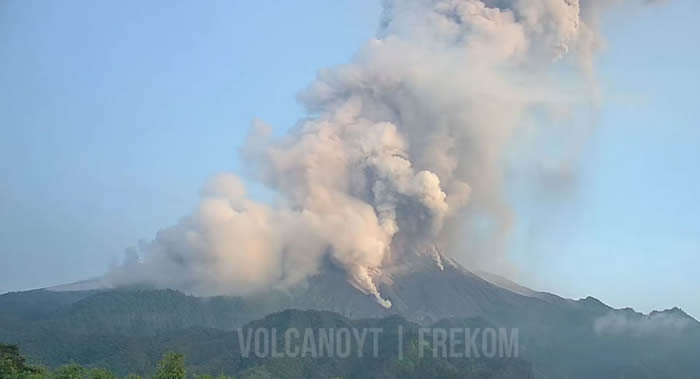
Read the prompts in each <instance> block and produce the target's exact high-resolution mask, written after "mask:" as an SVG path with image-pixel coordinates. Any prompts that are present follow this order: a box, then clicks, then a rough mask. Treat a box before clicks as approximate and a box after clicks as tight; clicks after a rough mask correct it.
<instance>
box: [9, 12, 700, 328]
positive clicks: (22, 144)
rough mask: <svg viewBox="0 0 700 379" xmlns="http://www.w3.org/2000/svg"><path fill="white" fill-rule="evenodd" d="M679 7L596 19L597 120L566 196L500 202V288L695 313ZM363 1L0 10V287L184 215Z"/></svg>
mask: <svg viewBox="0 0 700 379" xmlns="http://www.w3.org/2000/svg"><path fill="white" fill-rule="evenodd" d="M699 10H700V4H699V3H697V2H696V1H694V0H675V1H673V0H671V1H668V2H666V4H665V5H663V6H654V7H640V8H638V9H635V10H629V9H628V10H627V11H626V12H627V13H625V14H622V13H621V12H620V11H613V12H611V13H610V14H608V15H607V16H606V18H605V20H604V31H605V33H604V34H605V36H606V38H607V41H608V44H607V48H606V50H605V51H604V53H603V54H602V55H601V56H600V58H599V61H598V70H599V73H598V74H599V77H600V81H601V83H602V84H601V86H602V88H603V93H604V95H603V99H604V100H603V102H602V106H601V109H600V114H599V121H598V123H597V125H596V126H595V128H594V133H593V134H592V135H591V137H590V138H589V140H588V141H587V142H586V144H585V146H584V148H583V149H584V151H583V153H582V159H581V163H580V165H579V167H578V171H577V179H576V186H575V189H574V190H573V191H571V193H567V194H566V195H565V196H563V197H562V198H561V199H556V200H557V201H555V202H552V204H550V205H549V206H548V207H547V208H546V209H540V208H528V207H524V208H525V209H519V213H518V217H519V219H518V224H519V226H518V228H517V230H516V231H515V232H514V235H513V237H512V240H513V241H512V242H513V243H512V251H511V253H510V254H511V256H512V259H513V261H514V262H516V263H517V266H518V267H519V269H520V271H521V274H520V275H519V276H518V277H517V278H516V279H517V280H518V281H520V282H522V283H523V284H525V285H527V286H531V287H533V288H536V289H540V290H546V291H550V292H554V293H557V294H560V295H563V296H567V297H572V298H581V297H585V296H589V295H592V296H595V297H597V298H599V299H601V300H603V301H605V302H606V303H608V304H610V305H612V306H615V307H627V306H630V307H634V308H635V309H637V310H640V311H644V312H648V311H650V310H652V309H666V308H670V307H673V306H679V307H681V308H683V309H684V310H686V311H687V312H689V313H691V314H692V315H694V316H696V317H700V297H698V296H697V294H698V293H699V291H700V279H699V278H698V275H699V274H700V220H699V218H700V204H699V203H698V201H697V196H698V195H699V194H700V170H698V168H697V166H698V164H700V129H699V128H698V126H700V125H699V124H700V117H699V116H700V110H699V109H700V74H699V73H698V70H697V67H700V41H698V39H697V38H696V37H695V36H697V35H700V30H699V29H700V25H698V24H697V22H696V21H695V17H696V16H695V15H696V14H697V13H698V11H699ZM379 11H380V7H379V3H378V2H376V1H372V0H336V1H334V2H328V1H320V0H299V1H295V2H274V3H273V2H257V3H256V2H241V1H208V2H206V3H195V2H166V1H150V2H138V1H131V0H127V1H120V2H90V1H71V2H60V3H59V2H42V1H32V0H24V1H20V0H14V1H4V2H2V3H0V293H3V292H6V291H15V290H26V289H30V288H39V287H44V286H49V285H55V284H59V283H66V282H72V281H76V280H81V279H85V278H89V277H94V276H98V275H100V274H102V273H104V271H105V270H106V268H107V267H108V265H109V264H110V263H112V262H114V261H115V260H116V259H119V258H120V257H121V255H122V253H123V251H124V249H125V248H127V247H129V246H132V245H134V244H136V243H137V242H138V241H139V240H148V239H151V238H153V236H154V235H155V233H156V232H157V231H158V230H159V229H161V228H163V227H165V226H168V225H172V224H173V223H175V222H176V221H177V220H178V219H179V218H180V217H182V216H183V215H185V214H187V213H188V212H189V211H190V210H191V209H192V208H193V207H194V206H195V204H196V202H197V198H198V195H199V193H200V190H201V187H202V184H203V183H204V182H205V181H206V179H207V178H208V177H210V176H211V175H212V174H215V173H217V172H221V171H234V172H237V173H239V174H241V175H242V176H243V177H244V178H245V177H250V174H251V173H249V172H246V168H245V166H244V165H243V164H242V163H241V162H240V161H239V159H238V149H239V148H240V146H241V145H242V143H243V141H244V139H245V136H246V135H247V133H248V130H249V128H250V125H251V122H252V121H253V120H254V119H263V120H265V122H267V123H268V124H270V125H272V126H273V127H274V128H275V130H276V131H277V132H283V131H284V130H286V129H288V128H290V127H292V126H293V125H294V124H295V123H296V122H297V120H298V119H299V118H300V117H303V116H304V114H303V110H302V108H301V107H300V106H299V105H298V103H297V102H296V94H297V93H298V91H299V90H301V89H304V88H305V87H306V86H307V85H308V84H309V83H310V82H311V81H312V80H313V78H314V76H315V74H316V72H317V71H318V70H319V69H321V68H324V67H328V66H332V65H334V64H339V63H343V62H346V61H348V59H350V58H351V57H352V54H353V52H354V51H356V50H357V49H358V48H360V47H361V46H362V45H363V44H364V42H365V41H367V40H368V39H369V38H371V37H372V36H373V35H374V34H375V32H376V27H377V20H378V15H379ZM253 190H254V192H256V193H257V194H258V196H261V197H264V196H265V195H264V190H263V189H262V188H260V186H255V185H254V186H253ZM519 196H520V197H521V198H522V197H527V196H528V195H527V194H520V195H519ZM533 196H534V195H533ZM525 203H527V202H525Z"/></svg>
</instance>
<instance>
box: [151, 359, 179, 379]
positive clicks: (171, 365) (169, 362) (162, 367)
mask: <svg viewBox="0 0 700 379" xmlns="http://www.w3.org/2000/svg"><path fill="white" fill-rule="evenodd" d="M186 377H187V375H186V370H185V356H184V355H182V354H179V353H167V354H165V355H164V356H163V359H162V360H161V361H160V362H159V363H158V371H156V375H155V376H154V377H153V378H154V379H185V378H186Z"/></svg>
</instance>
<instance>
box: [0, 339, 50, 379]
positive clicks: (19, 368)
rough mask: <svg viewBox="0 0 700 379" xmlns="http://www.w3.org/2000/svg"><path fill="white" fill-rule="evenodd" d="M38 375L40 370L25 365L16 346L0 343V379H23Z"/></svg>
mask: <svg viewBox="0 0 700 379" xmlns="http://www.w3.org/2000/svg"><path fill="white" fill-rule="evenodd" d="M39 374H41V370H39V369H37V368H35V367H31V366H29V365H27V363H26V362H25V361H24V357H23V356H22V354H20V353H19V348H18V347H17V346H15V345H6V344H2V343H0V378H24V377H30V376H38V375H39Z"/></svg>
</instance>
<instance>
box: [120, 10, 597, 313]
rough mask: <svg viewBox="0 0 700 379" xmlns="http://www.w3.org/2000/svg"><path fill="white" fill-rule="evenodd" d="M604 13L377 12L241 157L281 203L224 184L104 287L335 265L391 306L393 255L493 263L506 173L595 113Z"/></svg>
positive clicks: (287, 277) (252, 282) (501, 231)
mask: <svg viewBox="0 0 700 379" xmlns="http://www.w3.org/2000/svg"><path fill="white" fill-rule="evenodd" d="M609 3H610V2H609V1H607V0H589V1H585V0H581V1H579V0H536V1H533V0H388V1H385V2H384V9H383V14H382V19H381V22H380V27H379V31H378V33H377V37H376V38H374V39H372V40H370V41H368V42H367V44H366V45H365V46H364V47H363V48H362V49H361V51H359V52H357V53H356V55H355V57H354V58H353V59H352V61H351V62H350V63H348V64H345V65H341V66H338V67H334V68H331V69H327V70H322V71H321V72H319V74H318V77H317V79H316V80H315V82H314V83H312V84H311V86H310V87H309V88H308V89H306V90H305V91H303V92H302V93H301V94H300V95H299V99H300V101H301V102H302V103H303V104H304V105H305V107H306V109H307V111H308V118H306V119H304V120H302V121H300V122H299V124H298V125H297V126H296V127H294V128H293V129H291V130H290V131H289V132H288V133H287V134H286V135H283V136H275V135H272V133H271V132H270V130H269V128H268V127H266V126H265V124H264V123H262V122H255V123H254V126H253V129H252V131H251V134H250V137H249V139H248V141H247V143H246V145H245V148H244V149H243V152H242V154H241V155H242V159H243V161H244V162H245V163H246V164H247V165H248V166H250V167H251V171H252V172H258V173H260V177H259V180H260V181H262V182H263V183H264V184H265V185H266V186H268V187H269V188H270V189H272V190H273V191H274V192H275V193H276V194H278V195H279V198H278V199H277V200H276V201H274V202H270V203H262V202H256V201H254V200H252V199H251V198H250V197H248V196H247V195H246V189H245V186H244V184H243V182H242V181H241V180H240V179H239V178H238V177H236V176H235V175H234V174H231V173H223V174H220V175H218V176H216V177H214V178H213V179H212V180H211V181H210V182H209V183H208V184H207V185H206V186H205V188H204V190H203V191H202V198H201V201H200V203H199V204H198V206H197V207H196V209H195V210H194V211H193V212H192V214H190V215H189V216H187V217H185V218H183V219H182V220H181V221H179V222H178V223H177V224H176V225H174V226H171V227H169V228H166V229H163V230H161V231H160V232H159V233H158V234H157V236H156V237H155V239H153V240H152V241H150V242H146V243H142V244H141V245H140V246H139V247H138V248H135V249H131V250H130V252H129V254H128V257H127V259H125V260H124V262H123V263H121V264H119V265H116V266H115V267H113V268H112V269H110V271H109V272H108V273H107V275H106V277H107V279H108V280H109V281H110V282H111V283H112V284H113V285H115V286H121V285H130V284H137V283H147V284H149V285H152V286H156V287H167V288H176V289H182V290H184V291H187V292H189V293H194V294H199V295H215V294H226V295H248V294H253V293H257V292H262V291H267V290H272V289H284V288H288V287H290V286H293V285H295V284H298V283H300V282H302V281H304V280H305V279H307V278H309V277H310V276H312V275H314V274H316V273H318V272H319V271H320V270H322V269H323V267H324V265H325V264H327V262H332V263H333V264H334V265H335V266H337V267H339V268H341V269H342V270H343V271H344V272H345V273H347V278H348V281H349V282H350V283H351V284H352V285H353V286H355V287H356V288H357V289H358V290H360V291H362V292H364V293H366V294H369V295H373V296H375V297H376V299H377V301H378V302H379V303H380V304H381V305H383V306H385V307H390V306H391V303H390V302H389V301H388V300H385V299H384V298H383V297H382V295H381V294H380V293H379V291H378V289H377V281H378V280H381V277H382V275H383V272H384V271H386V269H387V268H389V267H391V266H392V265H393V264H395V263H396V262H400V261H401V260H402V257H403V256H406V255H408V254H428V255H430V254H435V251H436V250H439V251H444V252H446V253H447V254H448V255H453V254H456V252H458V251H472V250H477V249H470V248H468V247H465V244H466V245H469V244H470V243H471V240H470V239H471V238H472V237H473V238H474V243H475V244H476V239H479V240H482V241H483V240H488V241H491V243H488V244H486V245H484V246H482V247H483V249H478V250H479V251H480V252H479V253H476V252H475V253H473V254H471V256H467V257H462V258H461V259H466V260H467V261H469V260H470V259H472V260H475V261H476V260H478V259H491V258H492V256H493V255H495V254H499V253H498V251H500V250H501V249H499V248H498V247H497V246H496V245H498V241H502V240H503V238H505V236H506V235H507V233H508V230H509V229H510V227H511V226H510V225H511V224H512V222H513V221H512V220H513V218H514V215H513V214H512V213H513V212H512V211H511V207H510V206H509V204H508V200H507V196H506V188H505V182H504V173H505V171H506V170H507V169H508V168H509V166H510V165H511V164H513V163H514V162H515V163H517V162H519V161H522V160H527V159H530V158H531V157H530V155H529V154H527V153H523V152H524V151H527V150H528V148H527V146H526V145H528V144H531V143H532V140H533V137H532V136H533V135H534V136H537V135H542V134H547V133H548V129H550V128H551V127H552V126H553V124H556V127H557V128H559V127H563V128H566V126H567V124H568V123H570V122H571V118H572V117H574V116H572V115H573V114H575V113H576V111H575V110H576V109H578V108H581V107H582V105H587V104H590V103H592V102H594V101H595V99H594V97H595V91H594V90H593V87H594V85H592V84H591V83H594V82H595V80H594V79H595V78H594V69H593V62H594V59H595V54H596V52H597V51H599V50H600V49H601V47H602V45H603V43H602V38H601V36H600V35H599V33H598V31H597V26H596V25H597V23H598V18H599V16H600V12H601V11H602V10H603V8H606V4H609ZM542 115H549V116H551V117H549V116H548V117H543V116H542ZM545 118H546V119H548V120H556V122H551V121H549V122H545V121H543V120H544V119H545ZM560 134H563V135H567V133H566V132H565V133H561V132H560ZM535 139H536V138H535ZM484 225H487V227H484ZM465 235H466V236H467V237H465ZM484 235H488V237H484ZM437 259H439V255H438V257H437Z"/></svg>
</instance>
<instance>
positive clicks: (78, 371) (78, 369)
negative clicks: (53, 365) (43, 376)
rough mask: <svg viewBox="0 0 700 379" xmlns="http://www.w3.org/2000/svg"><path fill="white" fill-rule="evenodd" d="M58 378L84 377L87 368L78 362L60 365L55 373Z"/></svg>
mask: <svg viewBox="0 0 700 379" xmlns="http://www.w3.org/2000/svg"><path fill="white" fill-rule="evenodd" d="M54 378H56V379H84V378H85V369H84V368H83V367H82V366H80V365H77V364H70V365H65V366H62V367H60V368H59V369H58V370H56V372H55V373H54Z"/></svg>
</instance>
